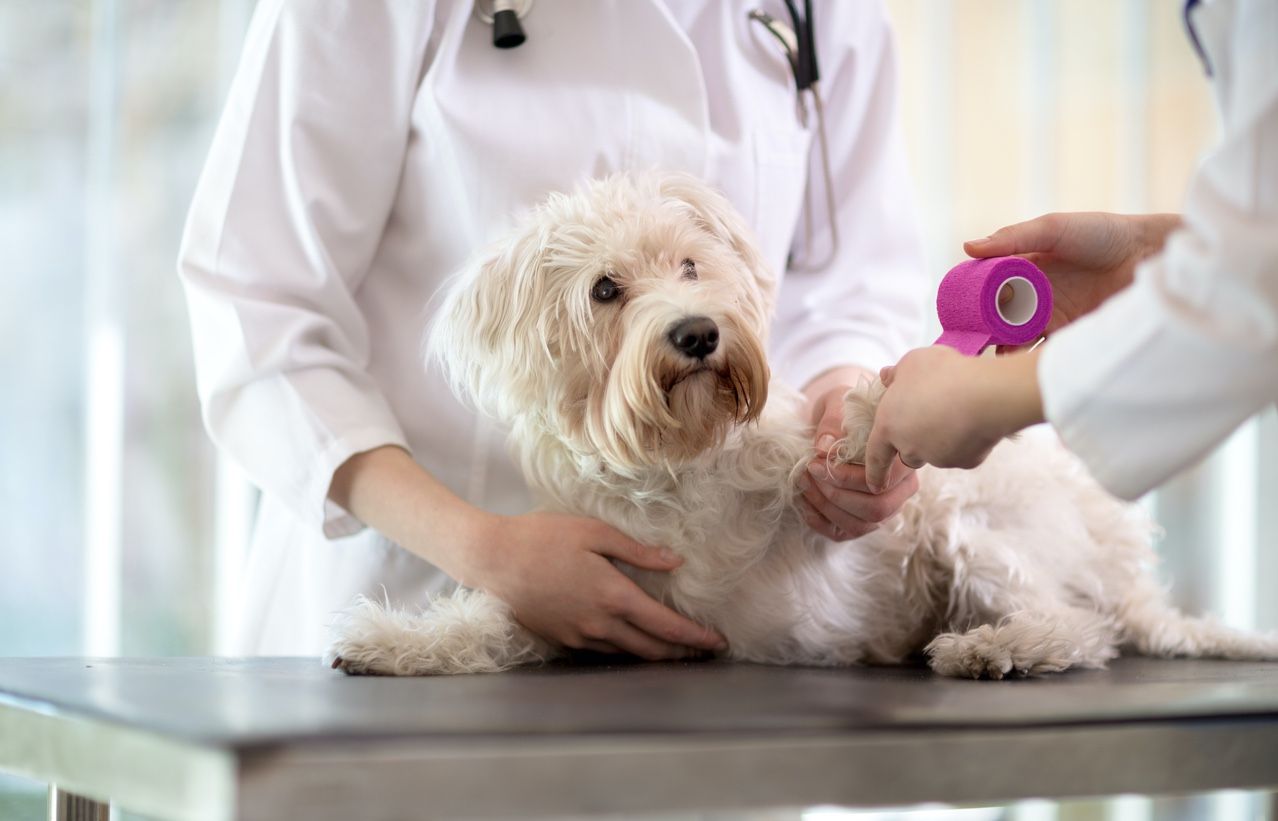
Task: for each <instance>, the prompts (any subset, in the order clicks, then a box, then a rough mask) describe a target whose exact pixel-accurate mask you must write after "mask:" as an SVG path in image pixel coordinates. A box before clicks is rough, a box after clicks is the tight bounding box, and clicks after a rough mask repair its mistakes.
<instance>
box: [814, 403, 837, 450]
mask: <svg viewBox="0 0 1278 821" xmlns="http://www.w3.org/2000/svg"><path fill="white" fill-rule="evenodd" d="M837 395H838V396H839V397H840V399H839V401H837V402H826V403H825V406H824V407H823V408H821V409H820V410H821V418H820V419H818V420H817V422H816V432H815V433H814V434H813V441H814V442H815V443H816V449H817V450H819V451H827V450H829V449H830V448H832V447H834V443H835V442H837V441H838V440H839V439H840V438H842V436H843V401H842V395H843V394H842V392H840V393H838V394H837Z"/></svg>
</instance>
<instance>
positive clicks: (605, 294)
mask: <svg viewBox="0 0 1278 821" xmlns="http://www.w3.org/2000/svg"><path fill="white" fill-rule="evenodd" d="M619 296H621V286H619V285H618V284H617V283H615V282H613V281H612V280H611V279H609V278H608V277H600V279H599V281H598V282H596V283H595V284H594V287H593V288H591V289H590V298H591V299H593V300H594V301H595V302H612V301H613V300H614V299H616V298H617V297H619Z"/></svg>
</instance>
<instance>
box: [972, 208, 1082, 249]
mask: <svg viewBox="0 0 1278 821" xmlns="http://www.w3.org/2000/svg"><path fill="white" fill-rule="evenodd" d="M1060 234H1061V226H1060V220H1058V219H1056V218H1055V215H1054V214H1045V215H1044V216H1041V217H1036V218H1034V219H1032V220H1027V221H1026V222H1018V223H1016V224H1015V225H1007V226H1004V227H1003V228H1000V229H998V230H997V231H995V232H994V233H993V234H990V235H989V236H988V237H985V238H983V239H974V240H969V241H967V242H965V243H963V251H964V252H965V253H966V254H967V255H968V256H970V257H975V258H977V259H983V258H985V257H1006V256H1011V255H1013V254H1033V253H1043V252H1047V251H1051V250H1052V248H1054V247H1055V246H1056V242H1057V240H1059V239H1060Z"/></svg>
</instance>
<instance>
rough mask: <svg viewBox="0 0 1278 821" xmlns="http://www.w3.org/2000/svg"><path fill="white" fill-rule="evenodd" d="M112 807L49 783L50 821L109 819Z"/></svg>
mask: <svg viewBox="0 0 1278 821" xmlns="http://www.w3.org/2000/svg"><path fill="white" fill-rule="evenodd" d="M110 817H111V807H110V805H109V804H103V803H101V802H99V801H94V800H93V799H92V798H85V797H84V796H82V795H76V794H75V793H69V792H67V791H66V790H62V789H59V788H58V785H56V784H50V785H49V821H109V820H110Z"/></svg>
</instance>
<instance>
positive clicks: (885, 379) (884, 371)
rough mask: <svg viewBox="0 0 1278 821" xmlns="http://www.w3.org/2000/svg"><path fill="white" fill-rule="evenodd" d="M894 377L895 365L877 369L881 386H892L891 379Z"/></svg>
mask: <svg viewBox="0 0 1278 821" xmlns="http://www.w3.org/2000/svg"><path fill="white" fill-rule="evenodd" d="M895 378H896V366H895V365H887V366H886V367H883V368H880V369H879V381H880V382H882V383H883V387H885V388H890V387H892V380H893V379H895Z"/></svg>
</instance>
